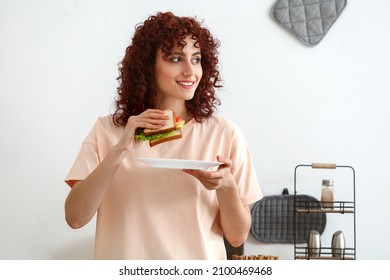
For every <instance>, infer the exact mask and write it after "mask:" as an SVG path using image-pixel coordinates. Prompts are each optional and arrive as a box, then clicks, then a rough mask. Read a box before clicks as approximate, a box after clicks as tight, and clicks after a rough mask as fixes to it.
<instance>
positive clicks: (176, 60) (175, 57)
mask: <svg viewBox="0 0 390 280" xmlns="http://www.w3.org/2000/svg"><path fill="white" fill-rule="evenodd" d="M180 61H181V57H180V56H172V57H171V62H180Z"/></svg>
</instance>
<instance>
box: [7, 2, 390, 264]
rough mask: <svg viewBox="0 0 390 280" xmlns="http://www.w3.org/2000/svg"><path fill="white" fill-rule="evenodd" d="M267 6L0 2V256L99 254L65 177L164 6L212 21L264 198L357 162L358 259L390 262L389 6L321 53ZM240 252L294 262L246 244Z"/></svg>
mask: <svg viewBox="0 0 390 280" xmlns="http://www.w3.org/2000/svg"><path fill="white" fill-rule="evenodd" d="M273 3H274V0H256V1H255V0H251V1H226V0H224V1H222V0H220V1H209V0H198V1H195V2H190V3H189V2H183V1H126V0H114V1H108V0H106V1H92V0H80V1H58V0H57V1H49V0H34V1H27V0H24V1H23V0H0V40H1V41H0V42H1V43H0V112H1V115H2V118H1V120H0V127H2V133H1V135H2V136H1V140H0V141H1V142H0V143H1V145H0V155H1V158H0V162H1V169H0V179H1V184H0V259H86V258H91V254H92V248H93V236H94V226H95V224H94V221H93V222H91V223H90V224H89V225H87V226H86V227H84V228H82V229H79V230H71V229H70V228H68V226H67V225H66V223H65V221H64V211H63V204H64V199H65V197H66V195H67V193H68V191H69V189H68V187H67V186H66V185H65V184H64V183H63V179H64V177H65V176H66V174H67V172H68V170H69V168H70V166H71V164H72V162H73V160H74V159H75V156H76V154H77V152H78V149H79V147H80V144H81V141H82V139H83V138H84V136H85V135H86V133H87V132H88V131H89V129H90V127H91V125H92V124H93V122H94V121H95V119H96V117H98V116H101V115H106V114H108V113H110V112H111V111H110V110H111V108H112V106H111V105H112V101H113V97H114V94H115V87H116V80H115V79H116V76H117V63H118V62H119V61H120V59H121V57H122V55H123V53H124V50H125V47H126V46H127V45H128V43H129V42H130V37H131V35H132V34H133V30H134V26H135V24H137V23H139V22H141V21H143V20H144V19H145V18H146V17H147V16H149V15H151V14H154V13H156V12H157V11H166V10H171V11H173V12H175V13H177V14H179V15H190V16H193V15H197V16H198V17H199V18H201V19H205V24H206V25H207V26H208V27H209V28H210V29H211V30H212V31H213V33H214V34H215V36H216V37H217V38H219V39H220V41H221V42H222V47H221V49H220V58H221V64H222V66H223V68H222V75H223V78H224V80H225V88H224V90H223V91H222V92H221V93H220V97H221V99H222V102H223V105H222V106H221V108H220V113H221V114H223V115H225V116H227V117H228V118H230V119H232V120H233V121H235V122H236V123H237V124H238V125H239V126H240V127H241V128H242V130H243V132H244V134H245V135H246V137H247V139H248V143H249V145H250V148H251V150H252V153H253V157H254V162H255V165H256V169H257V172H258V177H259V180H260V184H261V186H262V190H263V193H264V194H265V195H272V194H279V193H280V192H281V191H282V189H283V188H284V187H288V188H289V189H290V192H292V189H293V171H294V168H295V166H296V165H298V164H301V163H309V164H310V163H312V162H334V163H337V164H345V165H352V166H353V167H354V168H355V169H356V188H357V257H358V259H389V258H390V250H389V249H390V242H389V238H388V236H389V232H390V222H389V218H388V213H389V212H390V206H389V203H388V197H389V196H390V180H389V178H388V174H389V169H390V161H389V158H390V148H389V143H390V129H389V125H388V120H390V110H389V109H388V106H389V104H390V97H389V93H390V85H389V83H388V80H386V79H385V77H386V76H388V74H389V72H390V71H389V70H390V69H389V68H390V63H389V62H390V52H389V51H388V50H389V49H390V37H389V36H387V35H390V31H389V29H388V18H387V12H388V11H389V10H390V2H389V1H387V0H371V1H361V0H360V1H359V0H355V1H348V5H347V7H346V9H345V11H344V13H343V14H342V15H341V17H340V19H339V20H338V21H337V22H336V23H335V25H334V26H333V27H332V28H331V30H330V31H329V33H328V35H327V36H326V37H325V38H324V40H323V41H322V42H321V43H320V44H319V45H318V46H316V47H314V48H308V47H305V46H304V45H302V44H301V43H300V42H299V41H297V40H296V39H295V38H293V37H292V36H291V35H290V34H288V33H287V32H285V31H284V30H282V29H281V28H280V27H279V26H278V25H276V24H275V23H274V22H273V21H272V20H271V18H270V16H269V12H270V8H271V5H272V4H273ZM313 187H314V188H318V189H319V188H320V182H318V186H313ZM337 188H339V191H340V188H342V186H340V185H337V184H336V190H337ZM329 226H330V227H331V228H332V229H333V228H337V227H338V226H339V225H338V224H334V223H333V224H332V223H330V224H329ZM246 252H247V254H251V253H255V254H273V255H279V256H281V258H283V259H292V257H293V248H292V246H290V245H278V244H271V245H270V244H268V245H267V244H260V243H258V242H257V241H255V240H254V239H253V238H252V237H250V239H249V240H248V242H247V244H246Z"/></svg>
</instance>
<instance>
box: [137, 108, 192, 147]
mask: <svg viewBox="0 0 390 280" xmlns="http://www.w3.org/2000/svg"><path fill="white" fill-rule="evenodd" d="M164 112H165V114H166V115H167V116H169V119H168V120H167V123H166V124H165V125H164V126H162V127H160V128H159V129H148V128H140V129H138V130H137V132H136V134H135V140H139V141H149V145H150V147H153V146H156V145H158V144H161V143H164V142H168V141H172V140H175V139H180V138H182V137H183V134H182V132H181V129H182V128H183V126H184V123H185V122H184V120H182V119H181V118H180V117H178V116H176V114H175V112H174V111H173V110H172V109H170V110H165V111H164Z"/></svg>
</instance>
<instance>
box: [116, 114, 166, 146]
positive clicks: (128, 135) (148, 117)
mask: <svg viewBox="0 0 390 280" xmlns="http://www.w3.org/2000/svg"><path fill="white" fill-rule="evenodd" d="M168 119H169V116H167V115H165V113H164V111H162V110H158V109H147V110H146V111H144V112H142V113H141V114H139V115H136V116H131V117H130V118H129V119H128V120H127V124H126V127H125V130H124V131H123V134H122V137H121V139H120V140H119V143H118V145H119V146H120V147H122V148H123V149H128V148H130V147H132V145H133V143H134V135H135V131H136V129H137V128H149V129H159V128H160V127H162V126H163V125H165V124H166V122H167V120H168Z"/></svg>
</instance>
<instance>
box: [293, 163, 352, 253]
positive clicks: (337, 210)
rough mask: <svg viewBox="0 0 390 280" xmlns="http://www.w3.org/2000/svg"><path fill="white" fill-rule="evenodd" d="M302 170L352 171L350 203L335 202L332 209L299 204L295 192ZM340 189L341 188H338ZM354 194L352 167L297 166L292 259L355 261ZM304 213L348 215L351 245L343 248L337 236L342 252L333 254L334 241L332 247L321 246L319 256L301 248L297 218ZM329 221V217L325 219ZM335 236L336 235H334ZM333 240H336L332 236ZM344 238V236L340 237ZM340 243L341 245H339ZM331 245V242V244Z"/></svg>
mask: <svg viewBox="0 0 390 280" xmlns="http://www.w3.org/2000/svg"><path fill="white" fill-rule="evenodd" d="M302 168H311V169H334V170H335V172H336V169H349V170H351V171H352V190H351V193H352V198H353V199H352V201H338V200H335V201H334V203H333V208H322V207H318V204H316V203H311V202H303V203H302V202H300V201H299V199H298V197H299V195H300V194H298V192H297V173H298V171H299V170H300V169H302ZM340 187H341V186H340ZM355 201H356V193H355V170H354V168H353V167H352V166H348V165H336V164H334V163H312V164H300V165H297V166H296V167H295V169H294V209H295V211H293V213H294V258H295V259H296V260H297V259H307V260H310V259H313V260H314V259H324V260H355V259H356V203H355ZM304 213H307V214H311V213H326V214H329V215H333V214H349V215H350V217H351V219H353V230H352V232H353V240H351V241H350V242H348V243H349V244H352V246H350V247H345V241H344V239H341V237H340V236H339V240H338V242H339V244H337V246H339V247H341V246H342V247H343V248H342V250H339V251H338V253H337V254H335V250H334V247H335V246H336V245H335V244H336V241H337V240H333V241H334V244H333V246H329V247H325V246H322V245H323V244H322V245H321V248H320V252H321V254H311V251H310V248H309V247H308V246H306V245H307V244H305V246H301V245H300V244H299V243H301V241H300V240H299V238H298V237H299V231H298V229H299V228H298V217H299V216H300V215H302V214H304ZM327 219H328V220H329V217H328V218H327ZM335 234H336V233H335ZM334 238H336V237H335V236H334ZM342 238H344V236H342ZM341 242H342V243H343V244H341ZM332 243H333V242H332Z"/></svg>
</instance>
